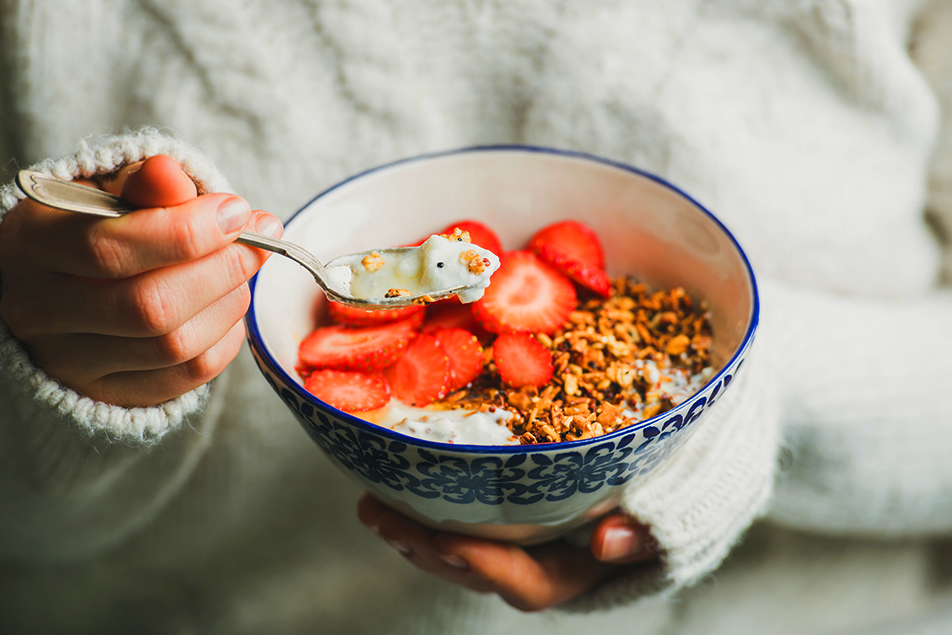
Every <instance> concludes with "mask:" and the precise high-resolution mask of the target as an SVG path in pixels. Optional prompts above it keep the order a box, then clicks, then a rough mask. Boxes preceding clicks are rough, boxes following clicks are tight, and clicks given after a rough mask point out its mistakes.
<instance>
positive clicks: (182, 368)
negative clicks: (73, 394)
mask: <svg viewBox="0 0 952 635" xmlns="http://www.w3.org/2000/svg"><path fill="white" fill-rule="evenodd" d="M244 339H245V326H244V322H238V323H237V324H235V325H234V326H233V327H232V328H231V329H230V330H229V331H228V333H227V334H226V335H225V337H223V338H222V339H221V340H220V341H219V342H218V343H216V344H215V345H214V346H212V347H211V348H209V349H208V350H206V351H205V352H204V353H202V354H201V355H199V356H198V357H196V358H194V359H191V360H189V361H188V362H185V363H184V364H179V365H178V366H174V367H172V368H164V369H161V370H144V371H135V372H127V373H116V374H113V375H107V376H106V377H103V378H102V379H100V380H99V381H97V382H94V383H93V384H91V385H90V386H88V387H86V388H85V390H80V392H82V393H83V394H85V395H86V396H88V397H90V398H92V399H95V400H97V401H102V402H105V403H109V404H113V405H116V406H121V407H123V408H144V407H147V406H155V405H158V404H160V403H164V402H166V401H169V400H170V399H175V398H176V397H179V396H181V395H184V394H185V393H187V392H189V391H190V390H194V389H196V388H198V387H199V386H202V385H204V384H207V383H208V382H210V381H211V380H212V379H214V378H215V377H217V376H218V375H220V374H221V372H222V371H223V370H225V367H226V366H228V364H230V363H231V361H232V360H233V359H234V358H235V357H236V356H237V355H238V352H239V351H240V350H241V346H242V344H243V343H244Z"/></svg>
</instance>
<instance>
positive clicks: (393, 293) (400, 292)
mask: <svg viewBox="0 0 952 635" xmlns="http://www.w3.org/2000/svg"><path fill="white" fill-rule="evenodd" d="M406 295H413V294H412V293H410V290H409V289H390V290H389V291H387V292H386V293H385V294H384V295H383V297H385V298H399V297H402V296H406Z"/></svg>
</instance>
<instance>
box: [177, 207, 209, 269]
mask: <svg viewBox="0 0 952 635" xmlns="http://www.w3.org/2000/svg"><path fill="white" fill-rule="evenodd" d="M179 218H181V217H179ZM172 240H173V241H174V243H175V252H176V256H177V257H178V258H179V259H180V260H195V259H196V258H200V257H202V256H204V255H205V251H206V250H205V246H204V240H203V233H202V232H201V231H199V230H198V228H197V227H196V225H195V223H194V222H193V219H192V218H181V220H179V219H176V221H175V223H174V230H173V233H172Z"/></svg>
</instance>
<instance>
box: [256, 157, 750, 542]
mask: <svg viewBox="0 0 952 635" xmlns="http://www.w3.org/2000/svg"><path fill="white" fill-rule="evenodd" d="M467 218H468V219H478V220H480V221H481V222H483V223H485V224H486V225H488V226H489V227H492V228H493V229H494V230H495V231H496V232H497V233H498V234H499V237H500V239H501V242H502V246H503V248H504V249H505V250H512V249H520V248H522V247H523V246H524V245H525V243H526V241H527V240H528V239H529V238H530V236H532V235H533V234H534V233H535V232H536V230H538V229H539V228H540V227H543V226H545V225H547V224H550V223H554V222H557V221H562V220H565V219H578V220H582V221H584V222H585V223H587V224H588V225H589V226H590V227H591V228H593V229H594V230H595V232H596V233H597V234H598V235H599V236H601V239H602V242H603V247H604V251H605V263H606V265H605V266H606V270H607V272H608V273H609V274H610V275H612V276H618V275H630V276H632V277H634V278H636V279H638V280H640V281H643V282H644V283H645V284H647V285H649V286H650V287H652V288H674V287H680V288H683V289H685V290H686V291H687V292H688V293H689V294H690V295H691V296H692V297H695V298H698V299H700V300H703V301H704V302H705V303H706V307H707V314H708V316H709V321H710V327H711V332H712V338H711V345H710V367H709V368H710V369H709V371H708V373H707V374H706V375H705V377H704V381H703V384H702V385H700V387H699V388H698V389H697V390H696V392H694V393H693V394H691V395H690V396H689V397H687V398H686V399H684V400H683V401H681V402H680V403H679V404H678V405H676V406H675V407H673V408H671V409H669V410H667V411H665V412H663V413H661V414H657V415H656V416H652V417H649V418H647V419H644V420H641V421H637V422H635V423H632V424H631V425H628V426H626V427H622V428H620V429H617V430H615V431H613V432H609V433H607V434H604V435H601V436H595V437H591V438H585V439H578V440H571V441H561V442H554V443H529V444H518V445H473V444H468V445H467V444H461V443H448V442H443V441H434V440H429V439H422V438H417V437H414V436H408V435H405V434H402V433H399V432H396V431H394V430H392V429H390V428H388V427H384V426H380V425H376V424H374V423H371V422H369V421H368V420H365V419H364V418H362V417H360V416H355V415H354V414H348V413H347V412H344V411H341V410H338V409H336V408H334V407H332V406H330V405H328V404H327V403H325V402H324V401H321V400H320V399H318V398H317V397H316V396H314V395H312V394H311V393H310V392H308V391H307V390H305V388H304V383H303V380H302V379H301V377H300V376H299V373H298V368H299V358H298V351H299V346H300V344H301V342H302V340H303V339H304V338H305V337H307V336H308V334H309V333H311V332H312V330H313V329H314V328H315V326H316V324H317V321H318V319H319V316H321V315H323V314H324V313H325V312H326V307H325V304H326V299H325V297H324V296H323V294H322V293H321V291H320V289H319V287H318V286H317V285H316V284H315V282H314V280H313V279H312V278H311V276H310V275H309V274H308V273H307V272H306V271H304V270H303V269H301V268H300V267H298V266H297V265H295V264H294V263H292V262H290V261H287V260H285V259H283V258H271V259H270V260H269V261H268V262H267V263H266V264H265V265H264V267H262V269H261V270H260V271H259V273H258V274H257V275H256V276H255V278H254V280H253V281H252V300H251V307H250V309H249V311H248V314H247V317H246V321H247V326H248V340H249V343H250V347H251V351H252V353H253V355H254V358H255V361H256V363H257V365H258V367H259V369H260V371H261V373H262V374H263V375H264V377H265V379H266V380H267V381H268V383H269V384H270V385H271V386H272V388H273V389H274V390H275V391H276V392H277V394H278V395H280V397H281V398H282V399H283V401H284V403H285V404H286V405H287V407H288V408H290V409H291V411H292V412H293V413H294V415H295V416H296V418H297V419H298V421H299V422H300V424H301V425H302V426H303V428H304V430H305V431H306V432H307V433H308V435H309V436H310V437H311V438H312V439H313V440H314V441H315V442H316V443H317V445H318V446H319V448H320V449H321V450H322V451H323V452H324V453H325V454H326V455H327V457H328V458H329V459H330V460H331V461H332V462H333V463H335V464H336V465H337V467H339V468H340V469H341V470H343V471H344V472H345V473H346V474H348V475H349V476H351V477H352V478H353V479H355V480H356V481H357V482H358V483H359V484H360V485H361V486H362V487H364V488H365V489H367V490H368V491H369V492H371V493H372V494H373V495H374V496H376V497H377V498H378V499H380V500H381V501H383V502H384V503H385V504H387V505H389V506H391V507H392V508H394V509H396V510H398V511H400V512H402V513H404V514H406V515H407V516H409V517H411V518H413V519H415V520H417V521H419V522H421V523H423V524H425V525H427V526H429V527H432V528H435V529H438V530H443V531H452V532H459V533H464V534H469V535H474V536H481V537H486V538H490V539H498V540H505V541H510V542H514V543H518V544H523V545H528V544H536V543H541V542H545V541H548V540H552V539H555V538H557V537H560V536H563V535H565V534H567V533H568V532H571V531H573V530H575V529H576V528H578V527H580V526H582V525H584V524H586V523H588V522H589V521H591V520H593V519H595V518H597V517H598V516H600V515H603V514H605V513H607V512H608V511H610V510H612V509H613V508H615V507H617V505H618V504H619V501H620V499H621V495H622V492H623V490H624V489H625V488H629V487H638V483H639V481H640V480H641V479H644V478H646V477H647V476H648V475H650V473H651V472H652V471H653V470H656V469H658V467H659V466H661V465H663V464H664V462H665V460H666V459H667V458H668V457H669V456H671V455H672V453H674V452H676V451H677V449H678V448H679V447H680V446H681V445H682V444H683V443H684V442H685V440H686V439H688V438H689V436H690V435H691V434H692V432H693V431H694V430H696V429H697V428H698V426H701V425H704V421H705V418H706V417H707V415H708V414H709V413H710V412H711V410H712V409H713V408H716V407H717V403H718V402H719V401H720V399H721V397H722V396H723V395H724V393H725V392H726V391H727V390H729V389H730V386H731V384H732V380H733V378H734V377H735V376H736V375H737V372H738V371H739V370H740V369H741V366H742V364H743V362H744V357H745V355H746V354H747V352H748V350H749V348H750V346H751V344H752V342H753V336H754V331H755V329H756V326H757V320H758V296H757V288H756V283H755V280H754V275H753V271H752V270H751V267H750V264H749V262H748V261H747V258H746V256H745V255H744V252H743V251H742V249H741V247H740V246H739V244H738V243H737V241H736V240H735V239H734V237H733V236H732V235H731V234H730V232H729V231H728V230H727V229H726V228H725V227H724V225H723V224H722V223H721V222H720V221H718V220H717V219H716V218H715V217H714V215H713V214H711V213H710V212H709V211H707V210H706V209H705V208H704V207H703V206H701V205H700V204H699V203H698V202H696V201H695V200H693V199H692V198H691V197H690V196H689V195H687V194H686V193H684V192H683V191H681V190H680V189H678V188H677V187H675V186H674V185H672V184H670V183H667V182H666V181H664V180H663V179H661V178H658V177H656V176H653V175H651V174H649V173H647V172H644V171H642V170H639V169H636V168H633V167H630V166H626V165H622V164H619V163H617V162H613V161H610V160H606V159H602V158H598V157H594V156H590V155H586V154H581V153H577V152H568V151H562V150H554V149H547V148H538V147H526V146H493V147H476V148H466V149H461V150H454V151H449V152H444V153H438V154H431V155H425V156H420V157H414V158H410V159H405V160H401V161H397V162H395V163H391V164H388V165H384V166H381V167H377V168H374V169H371V170H368V171H366V172H363V173H361V174H359V175H357V176H354V177H352V178H350V179H347V180H345V181H343V182H342V183H339V184H337V185H335V186H333V187H331V188H330V189H328V190H326V191H324V192H323V193H321V194H320V195H318V196H317V197H316V198H314V199H313V200H312V201H311V202H310V203H308V204H307V205H306V206H304V207H303V208H302V209H301V210H300V211H299V212H298V213H297V214H296V215H295V216H294V217H293V218H291V219H290V220H289V221H288V223H287V224H286V228H285V234H284V238H285V239H286V240H289V241H291V242H295V243H297V244H299V245H301V246H303V247H304V248H306V249H308V250H309V251H311V252H312V253H313V254H315V255H316V256H317V257H318V258H320V259H322V260H324V261H325V262H326V261H328V260H330V259H332V258H333V257H335V256H337V255H340V254H345V253H351V252H359V251H365V250H368V249H372V248H375V247H389V246H396V245H406V244H411V243H413V242H414V241H418V240H419V239H420V238H421V237H426V236H428V235H430V234H431V233H434V232H436V231H438V230H439V229H441V228H443V227H446V226H447V225H448V224H451V223H454V222H456V221H459V220H461V219H467Z"/></svg>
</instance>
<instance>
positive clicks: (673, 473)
mask: <svg viewBox="0 0 952 635" xmlns="http://www.w3.org/2000/svg"><path fill="white" fill-rule="evenodd" d="M755 353H756V352H755ZM755 353H754V354H752V355H749V356H748V359H747V361H746V362H745V364H744V368H743V370H742V372H741V373H740V374H739V375H738V377H737V379H735V381H737V382H739V384H738V385H735V386H733V387H732V388H733V389H732V390H731V391H729V392H728V393H726V394H725V395H724V396H723V397H722V398H721V400H720V401H719V402H718V407H717V408H714V409H712V410H711V412H710V414H709V415H708V417H707V418H706V419H705V420H704V421H703V423H702V425H701V426H700V427H699V428H698V429H697V430H696V431H695V433H694V434H693V436H692V437H691V438H690V439H688V440H687V441H686V442H685V444H684V445H683V446H682V447H681V448H679V449H678V450H677V451H676V452H675V454H674V455H672V456H671V457H670V460H669V462H668V463H667V464H665V465H664V466H663V467H662V468H661V469H660V470H659V471H658V472H657V473H655V474H653V475H651V476H650V477H648V478H647V479H646V480H644V481H642V482H639V483H637V484H633V485H631V486H629V489H628V491H626V493H625V497H624V499H623V501H622V509H623V511H625V512H626V513H627V514H629V515H630V516H632V517H633V518H635V519H637V520H638V521H639V522H641V523H643V524H645V525H647V526H648V527H649V528H650V530H651V534H652V536H653V538H654V539H655V541H656V542H657V544H658V547H659V552H660V562H659V564H657V565H655V566H645V565H638V566H632V567H631V568H630V569H629V570H628V571H626V572H624V573H622V574H621V575H619V576H617V577H615V578H613V579H611V580H610V581H608V582H606V583H604V584H602V585H601V586H600V587H598V588H596V589H595V590H594V591H593V592H592V593H589V594H587V595H586V596H584V597H582V598H580V599H578V600H576V601H574V602H573V603H570V604H569V605H567V606H566V607H564V608H566V609H567V610H574V611H587V610H593V609H604V608H610V607H612V606H617V605H621V604H626V603H631V602H632V601H634V600H637V599H640V598H644V597H646V596H656V597H657V596H659V595H660V596H667V595H671V594H673V593H675V592H676V591H678V590H679V589H681V588H683V587H686V586H689V585H691V584H694V583H696V582H698V581H699V580H701V579H702V578H703V577H704V576H706V575H707V574H709V573H710V572H711V571H713V570H714V569H715V568H716V567H717V566H718V565H719V564H720V563H721V562H722V561H723V560H724V558H725V557H726V556H727V554H728V553H729V551H730V549H731V548H732V547H733V546H734V545H735V544H736V543H737V542H738V541H739V540H740V539H741V537H742V536H743V533H744V532H745V531H746V529H747V528H748V527H749V526H750V524H751V523H752V522H753V521H754V520H755V519H756V518H758V517H759V516H760V515H762V514H763V513H764V511H765V508H766V506H767V503H768V500H769V498H770V494H771V491H772V487H773V478H774V471H775V467H776V456H777V442H778V420H779V413H778V411H777V409H776V403H777V400H776V399H775V398H774V396H773V394H772V393H773V390H772V388H771V387H770V383H769V381H768V379H767V375H766V373H765V372H764V371H763V368H762V366H761V365H760V364H758V363H757V362H756V359H755Z"/></svg>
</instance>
